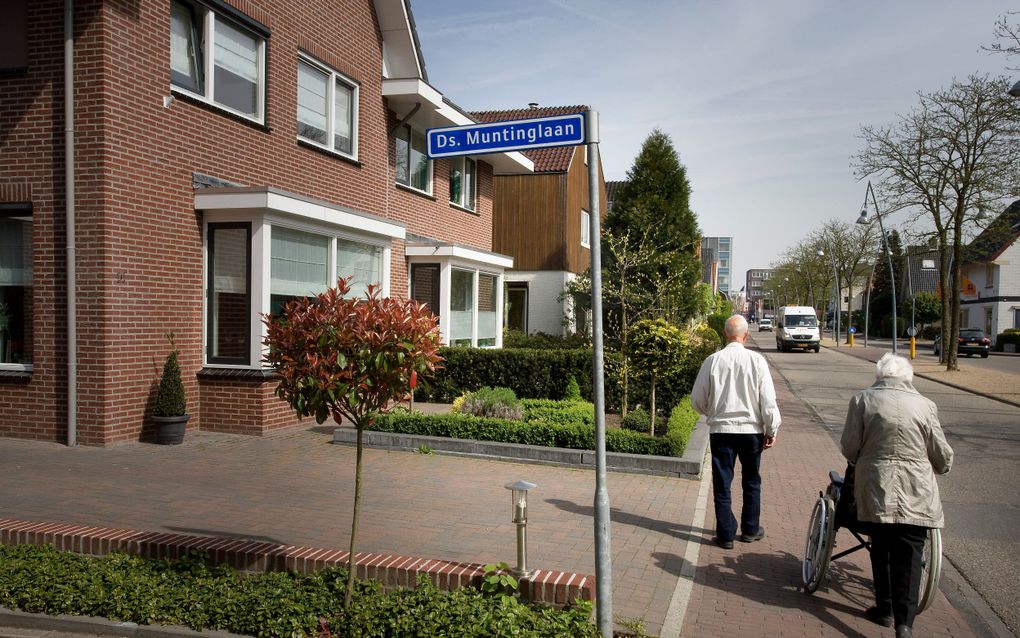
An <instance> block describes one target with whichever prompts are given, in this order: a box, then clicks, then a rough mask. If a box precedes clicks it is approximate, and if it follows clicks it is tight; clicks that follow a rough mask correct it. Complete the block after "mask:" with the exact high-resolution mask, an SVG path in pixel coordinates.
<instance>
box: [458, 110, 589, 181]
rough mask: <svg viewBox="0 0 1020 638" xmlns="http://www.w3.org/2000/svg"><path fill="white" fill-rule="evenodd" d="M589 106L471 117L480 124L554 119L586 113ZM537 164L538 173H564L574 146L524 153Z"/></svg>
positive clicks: (572, 154)
mask: <svg viewBox="0 0 1020 638" xmlns="http://www.w3.org/2000/svg"><path fill="white" fill-rule="evenodd" d="M587 110H588V107H587V106H584V105H574V106H543V107H536V108H526V109H510V110H506V111H475V112H473V113H469V115H470V116H471V117H473V118H475V119H476V120H478V121H479V122H482V123H486V122H505V121H508V120H527V119H531V118H535V117H554V116H557V115H570V114H572V113H584V112H585V111H587ZM523 153H524V154H525V155H527V156H528V157H529V158H530V159H531V161H533V162H534V163H535V172H536V173H563V172H566V171H567V170H568V169H569V168H570V159H571V158H572V157H573V156H574V147H573V146H557V147H553V148H539V149H533V150H528V151H523Z"/></svg>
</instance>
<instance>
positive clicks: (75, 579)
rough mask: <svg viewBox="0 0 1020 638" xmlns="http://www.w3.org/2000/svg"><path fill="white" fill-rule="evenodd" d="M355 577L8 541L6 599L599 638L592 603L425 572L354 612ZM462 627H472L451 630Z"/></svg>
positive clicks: (289, 624) (314, 628) (357, 599)
mask: <svg viewBox="0 0 1020 638" xmlns="http://www.w3.org/2000/svg"><path fill="white" fill-rule="evenodd" d="M346 581H347V576H346V570H345V569H343V568H327V569H324V570H321V571H319V572H316V573H314V574H311V575H307V576H303V575H299V574H294V573H287V572H267V573H260V574H240V573H238V572H237V571H235V570H233V569H232V568H230V567H226V566H220V567H212V568H210V567H208V566H207V565H206V563H205V555H204V554H203V553H200V552H193V553H192V554H191V555H189V556H187V557H185V558H183V559H181V560H177V561H168V560H150V559H145V558H141V557H139V556H132V555H128V554H120V553H113V554H110V555H108V556H105V557H102V558H94V557H89V556H83V555H81V554H74V553H70V552H58V551H56V550H55V549H53V547H52V546H35V545H17V546H0V605H3V606H5V607H8V608H17V609H22V610H24V611H28V612H35V613H46V614H70V615H85V616H104V617H106V618H109V619H111V620H117V621H130V622H135V623H138V624H141V625H148V624H152V623H164V624H176V625H185V626H188V627H191V628H192V629H196V630H204V629H220V630H225V631H231V632H234V633H238V634H248V635H252V636H259V637H266V638H284V637H286V638H301V637H303V636H314V635H316V634H317V633H318V629H319V619H320V618H322V619H325V620H326V622H327V623H328V625H329V628H330V630H331V631H332V632H333V633H334V635H341V636H389V637H393V638H404V637H407V638H411V637H418V636H440V635H444V636H451V635H470V636H511V635H512V636H522V637H525V638H528V637H534V638H537V637H539V636H581V637H584V638H588V637H590V638H596V637H597V636H598V630H597V628H596V627H595V625H593V624H592V623H591V621H590V620H589V616H590V614H591V604H590V603H587V602H580V601H579V602H577V603H575V604H574V605H573V606H571V607H568V608H566V609H563V610H557V609H552V608H549V607H544V606H537V605H531V604H527V603H523V602H521V601H519V600H518V599H516V598H513V597H511V596H488V595H484V594H482V593H481V592H479V591H477V590H475V589H473V588H462V589H458V590H456V591H454V592H450V593H447V592H443V591H440V590H438V589H436V588H435V587H434V586H433V585H431V584H430V583H429V581H428V579H427V578H425V577H422V578H420V579H419V581H418V586H417V588H416V589H414V590H410V591H409V590H400V589H398V590H396V591H393V592H390V593H384V592H383V591H382V588H381V586H380V585H379V583H376V582H372V581H358V583H357V587H356V589H355V595H354V598H353V600H352V603H351V607H350V608H349V609H346V610H345V609H343V597H344V586H345V584H346ZM454 629H458V630H459V629H463V633H461V634H454V633H451V631H452V630H454Z"/></svg>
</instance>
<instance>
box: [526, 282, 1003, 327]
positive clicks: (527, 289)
mask: <svg viewBox="0 0 1020 638" xmlns="http://www.w3.org/2000/svg"><path fill="white" fill-rule="evenodd" d="M1017 316H1018V317H1020V311H1018V314H1017ZM506 327H507V328H509V329H510V330H520V331H521V332H527V331H528V284H527V283H526V282H522V283H518V282H514V283H508V284H507V285H506Z"/></svg>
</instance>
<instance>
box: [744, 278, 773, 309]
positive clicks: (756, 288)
mask: <svg viewBox="0 0 1020 638" xmlns="http://www.w3.org/2000/svg"><path fill="white" fill-rule="evenodd" d="M774 273H775V270H773V269H772V268H752V269H750V270H748V271H747V274H746V275H745V278H744V279H745V283H744V294H745V295H746V296H747V311H748V313H753V314H754V316H755V317H756V318H757V317H762V316H764V315H765V307H766V305H767V306H768V307H769V308H771V307H772V304H766V303H765V297H766V295H765V282H766V281H768V280H769V279H771V278H772V275H773V274H774Z"/></svg>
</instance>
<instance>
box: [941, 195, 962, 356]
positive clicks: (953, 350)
mask: <svg viewBox="0 0 1020 638" xmlns="http://www.w3.org/2000/svg"><path fill="white" fill-rule="evenodd" d="M962 225H963V213H962V212H960V213H959V214H958V215H956V223H955V224H954V225H953V266H952V268H951V269H950V270H951V271H952V277H953V293H952V296H951V297H950V301H951V304H952V306H951V307H952V310H951V314H950V317H949V319H950V322H949V325H950V327H951V328H950V332H949V334H946V333H945V331H944V330H943V336H942V340H943V347H944V348H945V349H946V353H947V354H948V357H947V359H946V370H959V369H960V366H959V364H958V362H957V354H959V336H960V293H961V292H962V291H961V288H962V286H961V283H962V281H961V274H962V268H961V266H962V264H961V263H960V262H961V260H962V258H963V228H961V226H962ZM947 340H948V341H947Z"/></svg>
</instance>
